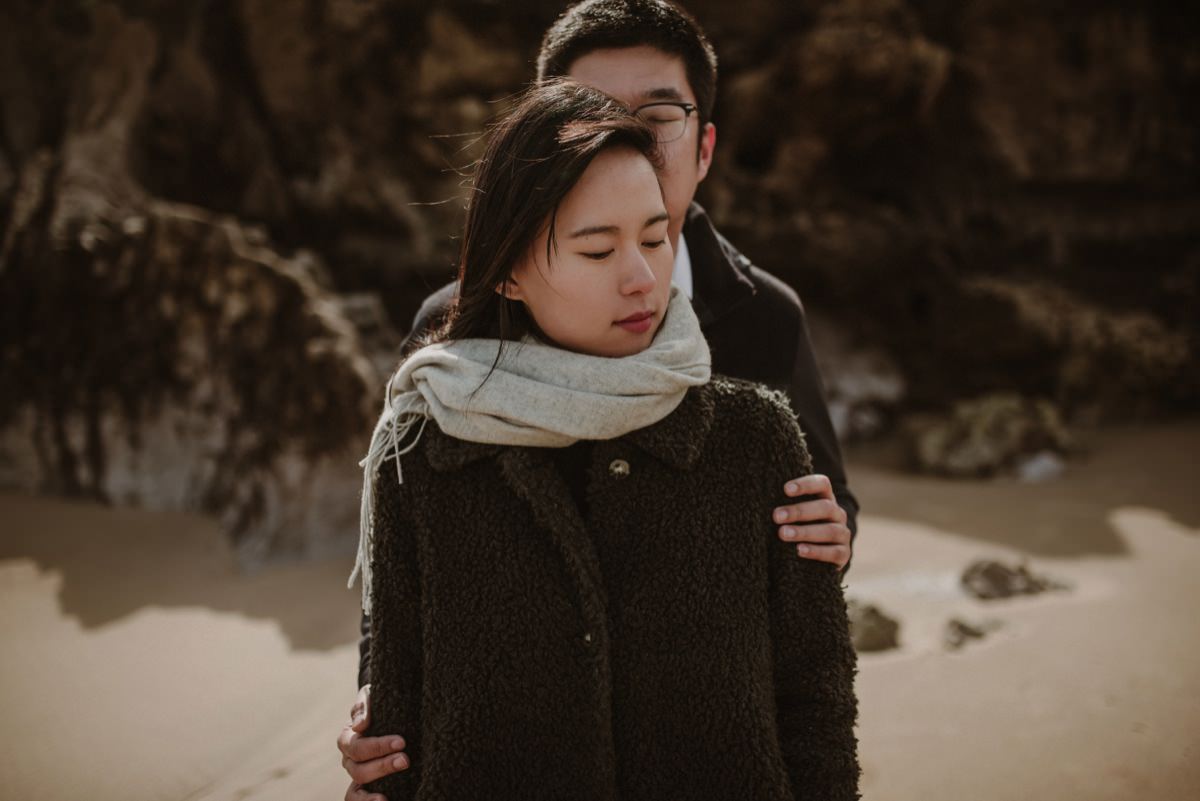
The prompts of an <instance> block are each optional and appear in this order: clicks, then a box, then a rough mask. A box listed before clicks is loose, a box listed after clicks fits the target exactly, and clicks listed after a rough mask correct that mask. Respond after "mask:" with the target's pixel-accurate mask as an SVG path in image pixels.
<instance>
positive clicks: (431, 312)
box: [358, 281, 458, 688]
mask: <svg viewBox="0 0 1200 801" xmlns="http://www.w3.org/2000/svg"><path fill="white" fill-rule="evenodd" d="M457 288H458V284H457V283H456V282H453V281H452V282H450V283H449V284H446V285H445V286H443V287H442V288H441V289H439V290H438V291H437V292H434V293H433V294H432V295H430V296H429V297H427V298H425V300H424V301H423V302H422V303H421V308H420V309H418V310H417V314H416V316H415V317H414V318H413V322H412V327H411V328H410V329H409V332H408V334H407V335H406V336H405V338H404V342H403V343H402V344H401V345H400V353H402V354H403V353H408V352H409V351H410V350H413V349H415V348H416V347H417V345H419V344H420V342H421V340H422V339H423V338H424V337H426V336H428V335H429V333H430V332H431V331H433V330H434V329H435V328H437V327H438V326H439V325H441V323H442V321H443V320H445V318H446V314H447V313H448V312H449V310H450V306H451V304H452V303H453V302H454V293H455V291H456V290H457ZM359 634H360V637H359V640H358V686H359V688H361V687H362V686H363V685H364V684H369V683H370V681H371V618H370V616H368V615H366V614H365V613H364V614H363V616H362V620H361V621H360V623H359Z"/></svg>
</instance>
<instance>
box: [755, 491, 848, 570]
mask: <svg viewBox="0 0 1200 801" xmlns="http://www.w3.org/2000/svg"><path fill="white" fill-rule="evenodd" d="M784 492H785V493H786V494H787V496H788V497H789V498H797V499H799V500H797V502H796V503H792V504H787V505H785V506H777V507H776V508H775V511H774V513H773V519H774V521H775V523H776V524H777V525H778V526H779V539H781V540H783V541H784V542H794V543H797V545H796V553H797V554H799V555H800V556H801V557H803V558H805V559H815V560H816V561H818V562H829V563H830V564H834V565H837V567H838V570H842V569H844V568H845V567H846V565H847V564H849V563H850V528H849V527H848V526H847V525H846V511H845V510H844V509H842V507H840V506H838V502H837V499H836V498H834V495H833V485H832V484H831V483H830V482H829V478H828V477H827V476H823V475H820V474H814V475H810V476H804V477H803V478H794V479H792V480H791V481H789V482H788V483H787V485H786V486H785V487H784Z"/></svg>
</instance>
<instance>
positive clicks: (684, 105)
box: [629, 100, 696, 145]
mask: <svg viewBox="0 0 1200 801" xmlns="http://www.w3.org/2000/svg"><path fill="white" fill-rule="evenodd" d="M654 106H675V107H676V108H680V109H683V127H682V128H681V129H680V130H679V136H676V137H673V138H671V139H659V138H658V135H657V131H658V129H657V128H655V132H656V133H655V137H654V139H655V141H656V142H657V143H658V144H660V145H666V144H670V143H671V142H678V141H679V140H680V139H682V138H683V135H684V134H686V133H687V128H688V120H689V119H691V117H692V113H693V112H695V111H696V104H695V103H688V102H687V101H684V100H655V101H654V102H652V103H643V104H642V105H640V106H638V107H637V108H635V109H633V110H632V111H630V112H629V113H630V114H632V115H634V116H635V117H638V118H641V114H640V113H639V112H641V111H642V110H643V109H648V108H653V107H654ZM646 124H647V125H649V126H650V127H652V128H654V124H653V123H651V122H649V121H646Z"/></svg>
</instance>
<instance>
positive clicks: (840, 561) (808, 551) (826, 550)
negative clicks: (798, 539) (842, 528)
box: [796, 542, 850, 568]
mask: <svg viewBox="0 0 1200 801" xmlns="http://www.w3.org/2000/svg"><path fill="white" fill-rule="evenodd" d="M796 554H797V555H798V556H800V557H802V558H804V559H812V560H813V561H816V562H828V563H829V564H831V565H837V566H838V567H839V568H843V567H845V566H846V564H847V563H848V562H849V561H850V549H849V548H847V547H846V546H845V545H809V544H808V543H804V542H802V543H800V544H799V545H797V546H796Z"/></svg>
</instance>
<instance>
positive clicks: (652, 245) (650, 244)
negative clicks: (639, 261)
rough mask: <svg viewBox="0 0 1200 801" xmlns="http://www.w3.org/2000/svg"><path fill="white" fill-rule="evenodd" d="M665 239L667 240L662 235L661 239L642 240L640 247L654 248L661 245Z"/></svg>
mask: <svg viewBox="0 0 1200 801" xmlns="http://www.w3.org/2000/svg"><path fill="white" fill-rule="evenodd" d="M666 241H667V240H666V238H665V237H664V238H662V239H656V240H654V241H653V242H643V243H642V247H646V248H650V249H651V250H656V249H658V248H660V247H662V246H663V243H665V242H666Z"/></svg>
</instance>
